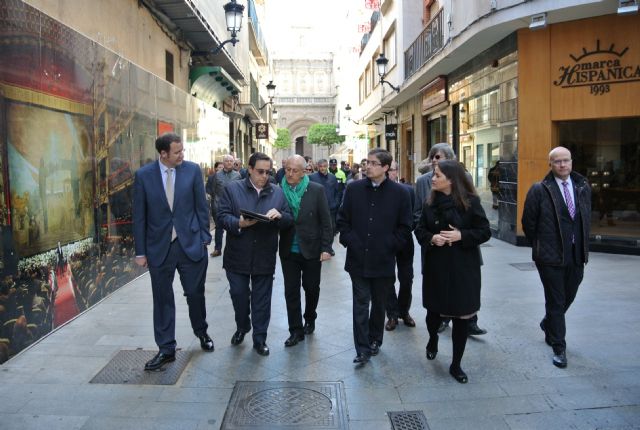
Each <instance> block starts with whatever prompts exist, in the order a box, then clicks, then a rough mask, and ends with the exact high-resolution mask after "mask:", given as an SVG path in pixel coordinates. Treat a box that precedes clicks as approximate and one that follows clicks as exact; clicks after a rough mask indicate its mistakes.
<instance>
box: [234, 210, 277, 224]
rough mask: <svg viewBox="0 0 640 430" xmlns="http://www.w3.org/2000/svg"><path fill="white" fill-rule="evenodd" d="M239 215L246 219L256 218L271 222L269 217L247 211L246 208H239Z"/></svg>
mask: <svg viewBox="0 0 640 430" xmlns="http://www.w3.org/2000/svg"><path fill="white" fill-rule="evenodd" d="M240 215H242V216H243V217H244V218H247V219H257V220H258V221H262V222H271V219H270V218H268V217H266V216H264V215H262V214H259V213H257V212H251V211H248V210H246V209H240Z"/></svg>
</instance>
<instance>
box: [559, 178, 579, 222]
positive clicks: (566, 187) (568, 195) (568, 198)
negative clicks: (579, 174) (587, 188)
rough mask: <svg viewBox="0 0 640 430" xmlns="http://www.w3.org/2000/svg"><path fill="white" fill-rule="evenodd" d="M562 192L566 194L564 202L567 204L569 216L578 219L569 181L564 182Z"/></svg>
mask: <svg viewBox="0 0 640 430" xmlns="http://www.w3.org/2000/svg"><path fill="white" fill-rule="evenodd" d="M562 191H563V192H564V201H565V202H567V208H568V209H569V215H571V219H574V218H575V217H576V207H575V205H574V204H573V199H572V198H571V193H570V192H569V183H567V181H563V182H562Z"/></svg>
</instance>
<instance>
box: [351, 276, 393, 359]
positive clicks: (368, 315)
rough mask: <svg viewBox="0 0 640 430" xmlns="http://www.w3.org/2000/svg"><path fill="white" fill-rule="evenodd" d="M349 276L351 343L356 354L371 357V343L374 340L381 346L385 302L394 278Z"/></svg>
mask: <svg viewBox="0 0 640 430" xmlns="http://www.w3.org/2000/svg"><path fill="white" fill-rule="evenodd" d="M350 276H351V287H352V290H353V341H354V343H355V347H356V352H357V353H358V354H364V355H371V348H370V346H369V345H370V344H371V342H373V341H374V340H375V341H377V342H379V343H380V345H382V336H383V334H384V309H385V301H386V296H387V292H388V291H389V289H390V288H392V287H393V283H394V281H395V277H394V276H391V277H384V278H363V277H361V276H356V275H353V274H350ZM369 304H371V310H369Z"/></svg>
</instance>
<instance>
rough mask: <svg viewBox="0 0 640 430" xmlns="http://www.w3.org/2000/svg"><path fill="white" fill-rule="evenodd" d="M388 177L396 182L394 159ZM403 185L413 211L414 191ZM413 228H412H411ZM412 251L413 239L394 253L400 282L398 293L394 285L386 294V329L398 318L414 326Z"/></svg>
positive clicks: (394, 327)
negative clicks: (412, 314) (410, 310)
mask: <svg viewBox="0 0 640 430" xmlns="http://www.w3.org/2000/svg"><path fill="white" fill-rule="evenodd" d="M388 179H389V180H390V181H391V182H396V183H399V182H398V163H396V162H395V161H392V162H391V167H390V168H389V171H388ZM399 184H400V185H402V186H403V187H404V189H405V190H407V191H408V192H409V196H410V197H411V205H412V208H411V212H412V213H413V212H415V211H414V209H413V204H414V202H415V199H416V194H415V191H414V190H413V187H412V186H411V185H409V184H403V183H399ZM412 230H413V229H412ZM413 253H414V246H413V240H411V241H409V243H407V246H405V247H404V248H402V249H401V250H400V252H398V254H397V255H396V263H397V266H398V283H399V284H400V286H399V288H398V294H396V288H395V285H394V286H393V288H391V289H390V290H389V292H388V294H387V306H386V308H387V318H388V319H387V324H386V325H385V326H384V328H385V329H386V330H388V331H392V330H395V329H396V327H397V326H398V318H400V319H401V320H402V321H404V324H405V325H406V326H407V327H415V326H416V322H415V321H414V320H413V318H411V315H409V308H411V299H412V294H411V290H412V289H413Z"/></svg>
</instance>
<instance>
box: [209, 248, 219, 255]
mask: <svg viewBox="0 0 640 430" xmlns="http://www.w3.org/2000/svg"><path fill="white" fill-rule="evenodd" d="M209 255H211V256H212V257H220V256H221V255H222V252H220V251H218V250H217V249H214V250H213V252H212V253H211V254H209Z"/></svg>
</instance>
